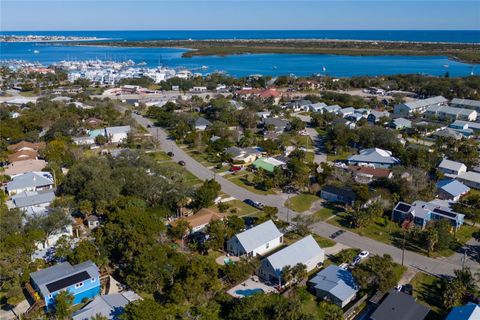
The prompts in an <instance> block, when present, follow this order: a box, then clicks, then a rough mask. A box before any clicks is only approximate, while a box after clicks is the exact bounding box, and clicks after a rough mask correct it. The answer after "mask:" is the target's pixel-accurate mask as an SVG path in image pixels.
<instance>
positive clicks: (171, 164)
mask: <svg viewBox="0 0 480 320" xmlns="http://www.w3.org/2000/svg"><path fill="white" fill-rule="evenodd" d="M159 165H160V166H162V167H167V168H172V169H174V170H175V169H178V168H180V169H183V173H184V175H185V179H186V181H187V184H188V185H189V186H195V185H197V184H200V183H202V180H200V179H199V178H197V177H196V176H195V175H194V174H193V173H191V172H189V171H187V170H186V169H185V168H184V167H182V166H181V165H179V164H178V163H175V162H159Z"/></svg>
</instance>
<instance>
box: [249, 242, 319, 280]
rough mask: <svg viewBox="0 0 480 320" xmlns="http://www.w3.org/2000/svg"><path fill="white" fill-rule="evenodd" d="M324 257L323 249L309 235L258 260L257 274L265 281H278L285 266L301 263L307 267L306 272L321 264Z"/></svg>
mask: <svg viewBox="0 0 480 320" xmlns="http://www.w3.org/2000/svg"><path fill="white" fill-rule="evenodd" d="M324 259H325V252H324V250H323V249H322V248H320V246H319V245H318V243H317V241H315V239H314V238H313V237H312V236H311V235H309V236H306V237H305V238H303V239H301V240H298V241H297V242H295V243H293V244H291V245H289V246H288V247H286V248H284V249H282V250H280V251H277V252H275V253H274V254H272V255H271V256H268V257H266V258H264V259H263V260H262V261H261V262H260V268H259V269H258V276H259V277H260V278H262V279H264V280H266V281H271V282H273V283H280V281H281V278H282V270H283V268H285V267H286V266H290V267H294V266H296V265H297V264H299V263H301V264H304V265H305V266H306V267H307V272H310V271H312V270H313V269H315V268H316V267H317V266H318V265H320V264H322V263H323V260H324Z"/></svg>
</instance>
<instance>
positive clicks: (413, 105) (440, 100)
mask: <svg viewBox="0 0 480 320" xmlns="http://www.w3.org/2000/svg"><path fill="white" fill-rule="evenodd" d="M447 103H448V100H447V99H445V98H444V97H442V96H437V97H433V98H428V99H423V100H416V101H411V102H405V103H401V104H397V105H396V106H395V107H394V108H393V112H394V113H395V114H403V115H410V114H412V113H424V112H425V111H427V108H429V107H431V106H441V105H447Z"/></svg>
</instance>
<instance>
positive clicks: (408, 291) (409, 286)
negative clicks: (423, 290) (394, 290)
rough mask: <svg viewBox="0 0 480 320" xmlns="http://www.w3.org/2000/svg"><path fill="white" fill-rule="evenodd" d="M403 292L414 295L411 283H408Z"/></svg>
mask: <svg viewBox="0 0 480 320" xmlns="http://www.w3.org/2000/svg"><path fill="white" fill-rule="evenodd" d="M402 292H403V293H406V294H409V295H412V294H413V286H412V285H411V284H410V283H407V284H406V285H404V286H403V287H402Z"/></svg>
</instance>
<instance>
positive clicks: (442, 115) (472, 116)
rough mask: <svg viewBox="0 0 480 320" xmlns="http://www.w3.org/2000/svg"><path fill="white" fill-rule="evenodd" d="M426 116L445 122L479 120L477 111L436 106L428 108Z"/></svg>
mask: <svg viewBox="0 0 480 320" xmlns="http://www.w3.org/2000/svg"><path fill="white" fill-rule="evenodd" d="M425 115H427V116H428V117H436V118H439V119H443V120H457V119H458V120H466V121H475V120H477V116H478V114H477V111H475V110H471V109H462V108H452V107H449V106H443V105H435V106H430V107H428V108H427V110H426V112H425Z"/></svg>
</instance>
